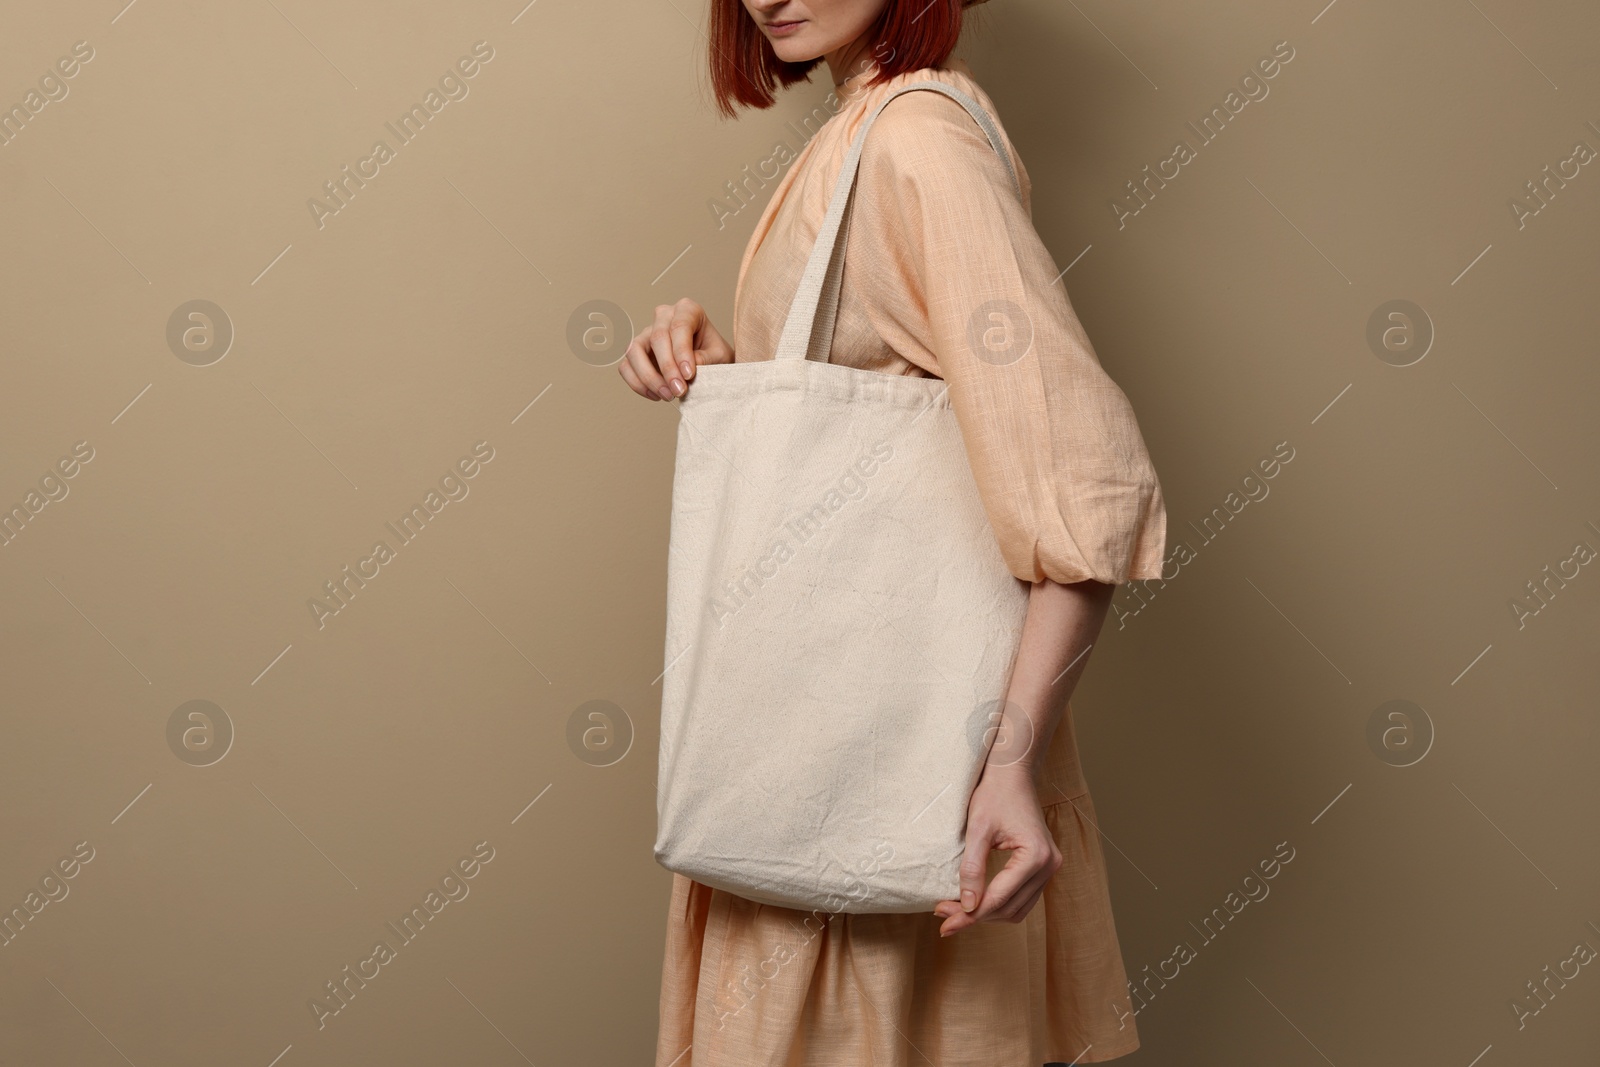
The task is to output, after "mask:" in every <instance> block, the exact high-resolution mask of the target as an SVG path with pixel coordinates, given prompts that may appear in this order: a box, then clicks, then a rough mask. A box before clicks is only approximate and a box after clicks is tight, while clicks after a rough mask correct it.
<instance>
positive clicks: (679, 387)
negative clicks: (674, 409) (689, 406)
mask: <svg viewBox="0 0 1600 1067" xmlns="http://www.w3.org/2000/svg"><path fill="white" fill-rule="evenodd" d="M683 390H684V385H683V383H682V382H680V381H679V380H678V379H676V378H674V379H672V391H673V392H674V393H677V394H678V395H679V396H682V395H683Z"/></svg>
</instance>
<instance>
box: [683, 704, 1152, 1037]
mask: <svg viewBox="0 0 1600 1067" xmlns="http://www.w3.org/2000/svg"><path fill="white" fill-rule="evenodd" d="M1071 716H1072V710H1071V708H1070V707H1069V708H1068V709H1067V710H1066V711H1065V712H1064V713H1063V717H1062V721H1061V725H1060V726H1058V727H1057V729H1056V731H1055V734H1054V737H1053V739H1052V742H1051V746H1050V752H1049V753H1048V756H1047V761H1046V766H1045V772H1044V773H1043V774H1042V775H1041V777H1040V785H1039V799H1040V805H1041V807H1042V809H1043V812H1044V819H1045V824H1046V825H1047V826H1048V827H1049V829H1050V833H1051V835H1052V836H1053V837H1054V839H1055V842H1056V846H1057V847H1058V848H1059V849H1060V850H1061V855H1062V859H1063V861H1064V862H1063V863H1062V866H1061V869H1060V870H1059V871H1057V872H1056V874H1055V876H1054V877H1053V878H1051V879H1050V881H1049V882H1048V883H1047V884H1046V885H1045V889H1044V892H1043V895H1042V896H1041V897H1040V899H1039V901H1038V903H1036V904H1035V905H1034V907H1033V910H1032V911H1030V912H1029V913H1028V915H1027V917H1026V918H1025V919H1023V921H1022V922H1020V923H1009V922H1004V921H996V922H985V923H980V924H978V925H976V926H973V927H970V928H968V929H966V930H962V931H960V932H959V933H956V934H953V935H951V936H950V937H940V936H939V926H940V924H941V922H942V920H941V919H940V918H939V917H938V916H937V915H934V914H933V913H932V912H929V913H928V914H926V915H850V914H843V913H836V914H829V913H827V912H825V911H816V912H807V911H799V910H794V909H790V908H781V907H774V906H772V905H768V904H760V903H757V902H755V901H752V900H748V899H745V898H743V897H740V896H736V895H735V894H733V893H728V892H725V891H723V890H720V889H713V888H711V887H709V886H706V885H702V884H701V883H699V882H696V881H694V880H692V879H690V878H687V877H685V876H684V875H681V874H674V875H673V876H672V897H671V903H670V905H669V909H668V914H667V937H666V958H665V961H664V963H663V966H662V975H661V979H662V980H661V1015H660V1029H659V1031H658V1037H657V1046H656V1059H655V1064H656V1067H927V1065H929V1064H936V1065H937V1067H968V1065H970V1067H1041V1065H1042V1064H1045V1063H1054V1062H1061V1063H1094V1062H1098V1061H1102V1060H1109V1059H1113V1058H1115V1057H1118V1056H1124V1055H1127V1054H1128V1053H1130V1052H1132V1051H1134V1050H1135V1049H1136V1048H1138V1047H1139V1037H1138V1032H1137V1029H1136V1028H1135V1025H1134V1017H1133V1013H1132V1011H1131V1003H1130V1000H1129V997H1128V995H1127V992H1126V990H1127V977H1126V974H1125V972H1124V969H1123V962H1122V954H1121V949H1120V947H1119V945H1118V943H1117V933H1116V926H1115V923H1114V922H1113V919H1112V913H1111V896H1110V889H1109V885H1108V881H1107V872H1106V862H1105V856H1104V853H1103V852H1102V850H1101V844H1100V834H1099V830H1098V824H1099V819H1098V817H1097V816H1096V814H1095V808H1094V801H1093V800H1092V799H1091V797H1090V795H1089V789H1088V785H1087V783H1086V782H1085V781H1084V779H1083V774H1082V770H1081V766H1080V764H1079V761H1078V753H1077V740H1076V737H1075V732H1074V730H1073V728H1072V717H1071ZM1008 857H1009V853H1006V852H1000V851H996V852H992V853H991V854H990V872H991V874H992V873H993V872H996V871H998V870H999V869H1000V868H1001V867H1002V866H1004V864H1005V861H1006V860H1007V858H1008Z"/></svg>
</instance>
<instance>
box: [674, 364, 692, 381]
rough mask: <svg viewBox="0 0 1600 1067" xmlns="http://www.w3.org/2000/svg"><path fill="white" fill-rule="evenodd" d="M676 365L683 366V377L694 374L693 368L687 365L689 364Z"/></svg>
mask: <svg viewBox="0 0 1600 1067" xmlns="http://www.w3.org/2000/svg"><path fill="white" fill-rule="evenodd" d="M678 366H680V367H682V368H683V376H684V377H685V378H688V377H691V376H692V375H693V374H694V368H693V367H691V366H689V364H687V363H680V364H678Z"/></svg>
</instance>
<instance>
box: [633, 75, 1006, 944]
mask: <svg viewBox="0 0 1600 1067" xmlns="http://www.w3.org/2000/svg"><path fill="white" fill-rule="evenodd" d="M919 89H931V90H934V91H936V92H941V93H944V94H946V95H947V96H950V97H953V98H954V99H955V100H956V101H958V102H959V103H960V104H961V105H962V106H963V107H965V108H966V109H967V111H968V112H970V113H971V114H972V117H973V118H974V119H976V120H977V122H978V124H979V125H980V126H981V127H982V128H983V130H984V132H985V133H986V134H987V135H988V138H989V141H990V144H991V145H992V146H993V147H994V149H995V151H997V152H998V153H999V154H1000V156H1001V158H1002V159H1004V160H1005V162H1006V168H1007V169H1008V170H1011V171H1012V175H1011V176H1012V181H1013V183H1015V182H1016V173H1015V171H1014V169H1013V168H1012V166H1011V160H1010V158H1009V156H1007V154H1006V150H1005V145H1004V142H1003V141H1002V139H1001V137H1000V133H999V131H998V129H997V128H996V127H995V125H994V123H993V121H992V120H991V119H990V117H989V115H988V114H987V112H985V111H984V110H983V108H982V107H981V106H980V105H979V104H978V103H977V102H975V101H974V100H973V99H972V98H971V97H969V96H967V95H966V94H964V93H962V92H960V91H959V90H957V89H954V88H952V87H950V86H949V85H946V84H944V83H942V82H937V81H918V82H912V83H909V84H907V85H905V86H903V87H901V88H899V89H897V90H896V91H895V92H893V93H891V94H890V95H889V97H888V98H886V99H885V100H884V101H883V103H882V104H880V105H879V106H878V108H877V109H876V110H875V111H873V113H872V114H871V115H870V116H869V117H868V118H867V120H866V121H865V122H864V123H863V124H862V127H861V130H860V131H859V132H858V133H857V134H856V137H855V140H854V141H853V142H852V144H851V146H850V150H849V153H848V154H847V155H846V156H845V159H844V165H843V168H842V169H841V171H840V173H839V178H838V182H837V184H836V186H835V188H834V191H833V198H832V200H831V202H830V204H829V207H828V212H827V215H826V217H825V219H824V221H823V223H822V228H821V230H820V232H819V233H818V234H817V239H816V243H815V245H814V246H813V248H812V250H811V256H810V259H809V260H808V261H807V264H806V268H805V273H804V275H803V276H802V278H801V281H800V286H799V291H798V292H797V293H796V295H795V298H794V302H793V304H792V305H791V307H790V310H789V316H788V319H787V321H786V323H785V325H784V330H783V334H782V337H781V340H780V341H779V345H778V351H777V356H776V358H775V359H772V360H758V361H752V362H743V363H728V364H710V365H706V366H702V367H699V368H697V369H696V372H695V378H694V381H693V382H692V383H691V385H690V387H689V389H688V391H687V392H686V393H685V394H684V396H683V397H682V398H680V399H679V401H678V405H679V414H680V421H679V424H678V438H677V459H676V466H675V471H674V477H673V485H672V519H671V530H670V542H669V548H668V564H667V632H666V649H665V653H666V655H665V659H666V670H665V673H664V675H663V676H662V698H661V705H662V706H661V748H660V760H659V766H658V778H657V793H656V802H657V836H656V843H655V857H656V860H657V862H659V863H660V864H661V865H662V866H663V867H665V868H667V869H668V870H671V871H675V872H678V873H680V874H684V875H687V876H688V877H690V878H693V879H694V880H696V881H698V882H702V883H704V884H705V885H709V886H713V887H716V888H720V889H724V890H727V891H728V892H731V893H735V894H737V895H739V896H742V897H746V898H748V899H751V900H755V901H758V902H761V903H765V904H772V905H778V906H781V907H789V908H801V909H808V910H815V909H822V910H825V911H828V912H830V913H832V912H848V913H874V912H889V913H895V912H898V913H911V912H920V911H927V912H931V911H932V910H933V906H934V905H935V904H936V903H938V902H939V901H941V900H953V899H956V898H957V897H958V896H959V892H960V882H959V876H958V871H957V868H958V866H959V864H960V862H961V855H962V851H963V849H964V847H965V827H966V815H967V804H968V801H969V799H970V797H971V794H972V790H973V787H974V786H975V785H976V783H977V780H978V777H979V775H980V774H981V772H982V769H983V764H984V761H985V759H986V757H987V755H988V751H989V747H990V745H991V744H992V743H993V739H994V736H995V730H994V727H995V725H996V723H997V712H998V709H999V708H1000V707H1001V706H1002V701H1003V698H1004V697H1005V688H1006V686H1007V684H1008V682H1009V679H1010V675H1011V669H1012V667H1013V665H1014V663H1015V659H1016V654H1017V649H1018V646H1019V642H1020V638H1021V633H1022V622H1023V617H1024V615H1025V613H1026V610H1027V601H1028V588H1029V586H1028V584H1027V583H1026V582H1023V581H1021V580H1020V579H1018V578H1017V577H1015V576H1014V575H1012V574H1011V573H1010V571H1009V570H1008V569H1007V567H1006V565H1005V563H1004V560H1003V559H1002V557H1001V554H1000V548H999V544H998V542H997V541H996V539H995V535H994V531H993V529H992V527H991V526H990V524H989V522H988V519H987V516H986V515H985V513H984V509H983V505H982V502H981V500H980V498H979V495H978V489H977V485H976V483H975V481H974V479H973V475H972V469H971V466H970V464H969V462H968V459H967V453H966V449H965V446H964V444H963V441H962V437H961V431H960V428H959V426H958V425H957V423H956V416H955V411H954V410H953V409H952V408H951V406H950V397H949V393H948V389H947V386H946V384H945V382H944V381H942V380H940V379H937V378H922V377H902V376H898V375H889V374H883V373H879V372H876V371H865V370H860V369H858V368H854V367H847V366H841V365H837V364H833V363H829V362H828V350H829V347H830V345H831V339H832V334H833V320H834V313H835V309H836V306H837V303H838V297H839V280H840V278H841V276H842V273H843V266H844V250H845V246H846V242H845V239H844V235H845V233H847V232H848V224H846V225H845V226H843V227H841V222H842V221H845V220H847V218H848V211H849V205H850V202H851V200H852V192H853V190H854V187H855V177H856V170H857V166H858V164H859V163H860V160H861V146H862V144H863V142H864V139H865V138H866V136H867V132H868V131H869V130H870V129H871V128H872V123H873V122H874V121H875V120H876V118H877V116H878V114H879V112H881V111H882V109H883V107H884V105H886V104H888V102H889V100H892V99H893V98H894V97H895V96H898V95H899V94H900V93H902V92H910V91H913V90H919ZM1019 195H1020V191H1019Z"/></svg>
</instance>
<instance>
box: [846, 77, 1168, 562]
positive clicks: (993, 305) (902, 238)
mask: <svg viewBox="0 0 1600 1067" xmlns="http://www.w3.org/2000/svg"><path fill="white" fill-rule="evenodd" d="M991 114H993V113H992V112H991ZM1023 173H1024V174H1025V172H1023ZM856 181H857V188H856V196H855V201H856V202H855V204H854V205H853V207H852V213H851V214H852V217H851V224H850V235H849V243H848V246H847V253H846V259H845V263H846V271H847V272H848V273H849V274H851V275H853V281H852V284H854V285H856V286H858V287H859V291H860V292H861V295H862V297H863V303H864V305H865V306H866V308H867V314H868V316H869V317H870V318H871V319H872V320H873V326H874V328H875V329H876V330H877V331H878V335H879V336H880V337H882V338H883V339H884V340H885V342H887V343H888V344H889V345H890V347H891V348H893V349H894V350H895V351H897V352H900V353H902V354H904V355H905V356H906V358H907V359H910V360H912V362H915V363H919V364H921V365H922V366H924V367H929V366H937V368H938V373H939V375H940V376H941V377H943V378H944V380H945V381H946V382H947V383H948V385H949V390H950V398H951V404H952V406H953V408H954V409H955V414H956V420H957V423H958V424H959V425H960V427H961V433H962V438H963V440H964V441H965V443H966V447H967V453H968V456H969V458H970V460H971V463H972V471H973V475H974V478H975V480H976V482H977V486H978V490H979V494H980V496H981V498H982V500H983V505H984V509H985V511H986V513H987V515H988V517H989V522H990V525H991V526H993V528H994V531H995V535H996V537H997V538H998V540H999V543H1000V550H1001V554H1002V556H1003V557H1004V559H1005V562H1006V566H1007V567H1008V568H1009V569H1010V571H1011V573H1013V574H1014V575H1016V576H1017V577H1018V578H1021V579H1024V580H1025V581H1029V582H1037V581H1039V580H1041V579H1044V578H1050V579H1053V580H1054V581H1057V582H1062V583H1070V582H1079V581H1084V580H1086V579H1093V580H1095V581H1100V582H1107V583H1111V584H1119V583H1122V582H1125V581H1128V580H1130V579H1141V578H1156V577H1159V576H1160V574H1161V561H1162V555H1163V553H1164V551H1165V542H1166V508H1165V504H1164V501H1163V499H1162V494H1161V485H1160V482H1159V481H1158V480H1157V478H1156V473H1155V469H1154V467H1153V465H1152V464H1151V460H1150V455H1149V452H1148V451H1147V449H1146V447H1145V443H1144V439H1143V436H1142V435H1141V433H1140V431H1139V425H1138V423H1137V421H1136V420H1135V418H1134V413H1133V407H1132V405H1131V404H1130V403H1129V402H1128V398H1127V396H1126V395H1125V394H1124V393H1123V392H1122V390H1121V388H1120V387H1118V386H1117V384H1116V383H1115V382H1113V381H1112V380H1111V378H1110V377H1109V376H1108V375H1107V374H1106V372H1105V371H1104V370H1103V369H1102V368H1101V366H1100V361H1099V357H1098V356H1096V354H1095V352H1094V349H1093V348H1092V347H1091V346H1090V344H1089V339H1088V337H1087V335H1086V334H1085V333H1084V330H1083V326H1082V325H1081V324H1080V323H1079V321H1078V317H1077V314H1076V313H1075V312H1074V311H1073V309H1072V305H1071V303H1070V302H1069V301H1068V299H1067V295H1066V291H1065V289H1064V288H1063V287H1062V285H1061V283H1059V282H1057V281H1056V280H1055V279H1056V277H1057V275H1058V273H1059V269H1058V268H1057V266H1056V264H1055V262H1054V260H1053V259H1052V257H1051V255H1050V252H1049V250H1048V249H1047V248H1046V247H1045V245H1044V242H1043V240H1041V238H1040V237H1039V234H1038V232H1037V231H1036V230H1035V229H1034V227H1033V221H1032V218H1031V216H1030V208H1029V206H1028V205H1027V204H1026V203H1025V202H1024V201H1023V200H1022V199H1020V198H1019V196H1018V193H1017V190H1016V187H1015V186H1014V185H1013V184H1012V180H1011V177H1010V174H1009V172H1008V170H1007V169H1006V165H1005V163H1004V162H1003V161H1002V160H1001V158H1000V156H999V154H998V153H997V152H996V151H995V150H994V149H993V148H992V147H991V146H990V144H989V141H988V138H987V137H985V136H984V133H983V131H982V129H980V128H979V126H978V124H977V123H976V122H975V121H974V120H973V119H972V117H971V116H970V115H968V114H967V112H966V110H965V109H964V108H963V107H962V106H961V105H960V104H959V103H957V102H956V101H955V100H952V99H950V98H949V97H947V96H945V95H944V94H942V93H936V92H931V91H917V92H910V93H904V94H902V95H900V96H898V97H895V98H894V99H893V100H891V101H890V103H889V104H888V106H887V107H885V108H884V110H883V112H882V113H881V114H880V115H879V116H878V119H877V120H876V122H875V123H874V124H873V126H872V128H871V130H870V131H869V132H868V134H867V138H866V144H865V146H864V148H863V150H862V157H861V169H860V172H859V174H858V176H857V179H856ZM1024 187H1025V188H1026V185H1025V186H1024ZM919 356H920V358H919Z"/></svg>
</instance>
